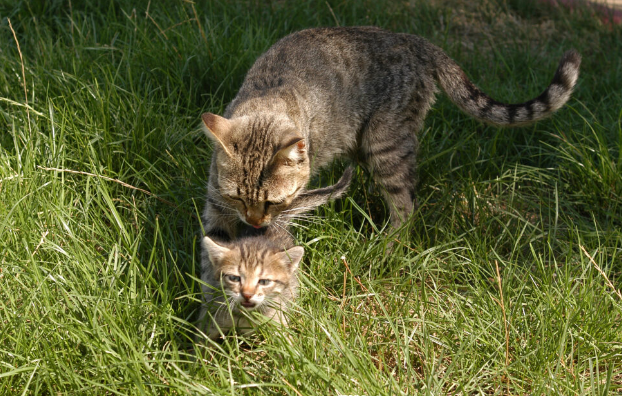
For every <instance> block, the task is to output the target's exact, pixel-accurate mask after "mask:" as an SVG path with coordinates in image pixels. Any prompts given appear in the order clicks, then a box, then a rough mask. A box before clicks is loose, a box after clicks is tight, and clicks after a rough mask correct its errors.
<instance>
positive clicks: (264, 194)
mask: <svg viewBox="0 0 622 396" xmlns="http://www.w3.org/2000/svg"><path fill="white" fill-rule="evenodd" d="M580 63H581V57H580V55H579V54H578V53H577V52H575V51H568V52H566V53H565V54H564V55H563V56H562V59H561V61H560V62H559V66H558V68H557V71H556V73H555V75H554V77H553V80H552V81H551V84H550V85H549V86H548V88H546V89H545V90H544V92H543V93H542V94H541V95H540V96H538V97H537V98H535V99H532V100H529V101H527V102H524V103H521V104H504V103H500V102H497V101H496V100H494V99H492V98H490V97H489V96H487V95H486V94H485V93H483V92H482V91H481V90H479V89H478V88H477V87H476V86H475V85H473V83H472V82H471V81H469V79H468V78H467V76H466V74H465V73H464V72H463V71H462V69H460V67H459V66H458V65H457V64H456V62H455V61H453V60H452V59H451V58H449V57H448V56H447V55H446V54H445V53H444V52H443V51H442V50H441V49H440V48H439V47H437V46H435V45H433V44H431V43H430V42H428V41H427V40H425V39H423V38H421V37H418V36H415V35H410V34H399V33H391V32H388V31H385V30H382V29H378V28H375V27H340V28H319V29H308V30H303V31H300V32H297V33H293V34H291V35H289V36H287V37H285V38H283V39H281V40H280V41H279V42H277V43H276V44H274V45H273V46H272V47H271V48H270V49H269V50H268V51H267V52H266V53H264V54H263V55H262V56H260V57H259V58H258V59H257V61H256V62H255V64H254V65H253V67H252V68H251V69H250V70H249V72H248V74H247V76H246V78H245V80H244V83H243V84H242V87H241V88H240V90H239V92H238V94H237V96H236V97H235V99H234V100H233V101H232V102H231V103H230V104H229V106H228V107H227V109H226V111H225V114H224V117H220V116H218V115H215V114H211V113H205V114H203V115H202V119H203V123H204V125H205V131H206V133H207V135H208V136H209V137H210V138H211V140H212V141H213V142H214V143H215V144H214V146H215V148H214V153H213V155H212V163H211V168H210V175H209V183H208V202H207V205H206V207H205V210H204V212H203V218H204V229H205V231H206V233H207V234H208V235H220V236H226V237H229V238H231V237H233V236H234V235H235V233H236V228H237V227H238V226H239V224H241V223H244V224H248V225H251V226H253V227H265V226H267V225H269V224H271V223H272V222H274V220H275V219H276V218H278V217H279V215H280V214H281V213H284V212H286V211H287V210H291V209H292V208H296V207H300V206H301V205H299V204H298V202H297V200H298V198H299V197H300V194H303V192H304V191H305V190H304V188H305V186H306V185H307V183H308V181H309V178H310V177H311V176H312V175H313V174H315V173H317V172H318V170H319V169H320V168H322V167H325V166H326V165H328V164H330V163H331V162H332V161H333V160H334V159H335V158H339V157H342V156H350V157H352V158H358V159H361V160H362V162H363V163H364V164H365V165H366V166H367V167H368V168H369V170H370V172H371V173H372V175H373V177H374V178H375V179H376V180H377V181H378V183H379V184H380V185H381V186H382V187H383V194H384V197H385V199H386V201H387V202H388V203H389V206H390V211H391V222H392V224H393V225H394V226H399V225H400V224H401V223H402V222H403V221H404V220H405V219H407V217H408V216H409V214H410V213H411V212H412V210H413V208H414V205H413V201H414V199H415V184H416V172H415V165H416V157H417V146H418V141H417V134H416V133H417V132H418V131H419V130H421V128H422V126H423V121H424V118H425V115H426V113H427V112H428V110H429V109H430V107H431V105H432V104H433V102H434V99H435V93H436V91H437V88H436V86H437V85H438V86H440V88H441V89H442V90H443V91H445V93H446V94H447V95H448V96H449V98H450V99H451V100H452V101H453V102H454V103H455V104H456V105H458V107H460V108H461V109H462V110H463V111H464V112H466V113H467V114H469V115H471V116H473V117H475V118H477V119H479V120H481V121H484V122H487V123H490V124H495V125H499V126H516V125H524V124H528V123H531V122H534V121H537V120H540V119H542V118H544V117H546V116H548V115H550V114H552V113H553V112H554V111H556V110H557V109H559V108H560V107H561V106H562V105H564V103H566V101H567V100H568V99H569V97H570V94H571V92H572V89H573V87H574V85H575V83H576V81H577V78H578V75H579V65H580Z"/></svg>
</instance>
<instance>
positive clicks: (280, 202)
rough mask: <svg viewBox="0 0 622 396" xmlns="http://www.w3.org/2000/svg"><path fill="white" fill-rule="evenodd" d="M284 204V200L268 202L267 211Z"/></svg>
mask: <svg viewBox="0 0 622 396" xmlns="http://www.w3.org/2000/svg"><path fill="white" fill-rule="evenodd" d="M283 202H285V200H284V199H282V200H280V201H266V209H267V208H269V207H270V206H278V205H280V204H282V203H283Z"/></svg>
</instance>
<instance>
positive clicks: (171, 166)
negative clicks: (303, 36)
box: [0, 0, 622, 395]
mask: <svg viewBox="0 0 622 396" xmlns="http://www.w3.org/2000/svg"><path fill="white" fill-rule="evenodd" d="M294 4H295V5H294ZM0 16H1V17H2V19H1V20H0V36H1V37H2V43H3V45H2V46H1V47H0V51H1V52H0V57H1V58H0V59H1V61H0V393H2V394H7V395H8V394H11V395H12V394H55V395H56V394H59V395H64V394H124V395H125V394H131V395H134V394H219V395H220V394H236V395H237V394H257V393H261V392H264V393H273V394H287V395H339V394H360V395H363V394H365V395H381V394H386V395H395V394H409V395H414V394H435V395H439V394H447V393H449V394H564V395H574V394H577V395H579V394H581V395H605V394H607V393H609V394H614V393H616V392H622V330H621V326H620V324H621V321H622V316H621V313H622V295H621V294H620V291H619V289H620V277H621V276H622V250H621V249H622V235H621V231H620V230H621V226H622V176H621V174H622V173H621V171H622V169H620V167H621V166H622V165H621V164H622V151H621V150H620V148H621V146H622V125H621V124H622V30H621V29H620V28H619V27H618V28H614V29H613V30H612V29H611V28H609V27H604V26H601V25H600V22H599V19H598V18H594V17H592V16H590V13H589V10H581V9H578V10H574V11H573V12H570V11H567V10H564V9H554V8H550V7H549V6H546V5H540V3H530V2H525V1H520V0H513V1H512V0H509V1H501V0H499V1H495V0H479V1H464V2H462V1H459V2H456V1H453V2H450V1H440V0H439V1H432V2H419V1H411V2H404V1H401V2H397V1H395V2H392V1H385V0H374V1H359V0H344V1H329V2H324V1H320V0H317V1H316V0H305V1H299V2H296V3H294V2H281V1H270V2H267V3H266V2H260V1H226V2H225V1H219V2H216V1H214V2H204V3H203V2H201V4H198V3H197V4H193V3H191V2H189V1H183V0H175V1H173V0H171V1H167V2H155V1H153V2H151V3H148V2H145V1H142V2H141V1H138V2H137V1H129V0H119V1H116V2H105V1H102V2H99V1H88V0H83V1H80V0H73V1H70V2H61V1H50V2H47V1H46V2H42V1H40V2H39V1H38V2H35V1H32V2H28V1H2V3H1V4H0ZM9 20H10V24H9ZM337 24H339V25H362V24H365V25H378V26H382V27H385V28H388V29H391V30H394V31H401V32H410V33H416V34H420V35H423V36H426V37H427V38H429V39H430V40H431V41H432V42H434V43H436V44H438V45H440V46H442V47H443V48H445V49H446V50H447V52H448V53H449V54H450V55H451V56H452V57H454V58H455V59H457V60H458V62H459V63H460V64H461V65H462V66H463V67H464V68H465V70H466V71H467V73H468V74H469V76H470V77H471V78H473V79H474V81H476V82H477V84H478V85H480V86H481V87H482V88H483V89H484V90H485V91H486V92H489V93H490V94H492V95H493V96H494V97H495V98H497V99H500V100H504V101H509V102H517V101H522V100H526V99H530V98H531V97H533V96H535V95H537V94H538V93H539V92H540V91H541V90H542V89H543V88H544V87H545V86H546V85H547V84H548V81H549V80H550V78H551V77H552V75H553V72H554V69H555V67H556V64H557V61H558V59H559V57H560V56H561V54H562V53H563V51H564V50H566V49H570V48H576V49H577V50H578V51H579V52H581V53H582V55H583V65H582V71H581V73H582V74H581V77H580V80H579V84H578V87H577V90H576V93H575V95H574V97H573V99H571V100H570V102H569V104H568V105H567V106H566V107H564V108H563V109H562V110H561V111H559V113H557V114H556V115H555V116H553V117H552V118H551V119H549V120H546V121H544V122H540V123H538V124H536V125H534V126H530V127H526V128H519V129H511V130H510V129H498V128H493V127H488V126H484V125H482V124H480V123H478V122H476V121H474V120H472V119H470V118H468V117H467V116H465V115H463V114H462V113H461V112H460V111H459V110H457V108H456V107H455V106H454V105H452V104H451V103H450V102H449V101H448V100H447V99H446V98H445V97H444V96H443V95H440V96H439V100H438V102H437V104H436V106H435V107H434V110H433V111H432V112H431V113H430V115H429V116H428V119H427V120H426V126H425V130H424V131H423V133H422V135H421V142H422V149H421V157H420V158H421V160H420V174H421V177H420V190H419V200H420V210H419V211H418V212H417V213H416V214H415V216H414V218H413V219H412V221H411V223H410V227H411V229H412V232H407V231H405V230H403V232H401V233H400V234H398V235H387V233H386V230H384V229H383V226H384V224H385V221H386V218H387V212H386V210H385V208H384V206H383V204H382V201H381V200H380V198H379V197H380V196H379V194H378V193H377V191H376V190H375V189H374V188H373V185H372V184H371V182H370V181H369V180H368V177H367V176H366V174H365V173H363V172H362V171H361V170H360V169H359V170H358V173H357V177H356V181H355V183H354V185H353V187H352V190H351V193H350V195H349V198H347V199H345V200H342V201H341V202H338V203H336V204H333V205H332V206H330V207H326V208H322V209H320V210H319V211H318V212H317V213H316V215H317V217H316V219H315V220H314V221H312V222H309V223H304V224H303V226H304V227H302V226H301V227H298V228H296V236H297V237H298V240H299V242H300V243H301V244H303V245H304V246H305V247H306V251H307V254H306V256H305V258H304V264H303V267H302V274H301V281H302V292H301V297H300V299H299V300H298V307H297V308H296V309H295V310H294V312H293V313H292V315H291V316H292V326H291V330H290V332H291V336H292V338H293V339H294V341H295V342H294V344H293V346H290V345H288V344H287V343H286V342H285V341H284V340H283V338H282V337H279V336H275V334H278V333H279V331H276V330H275V329H273V328H269V326H264V327H261V328H260V329H259V334H258V335H257V336H254V337H252V338H251V340H248V342H243V341H242V340H241V339H238V338H236V337H235V336H231V337H229V338H227V339H226V340H225V342H224V343H222V344H220V345H210V344H209V343H208V345H205V344H199V345H198V346H197V347H196V349H197V350H198V352H199V353H198V355H199V357H198V358H195V357H194V356H193V350H194V348H195V345H194V343H193V340H192V336H193V334H194V333H193V331H194V327H193V325H192V323H193V320H194V319H195V317H196V313H197V310H198V306H199V304H198V299H199V296H198V294H197V293H198V292H199V285H198V283H197V281H196V276H197V275H198V263H199V262H198V259H199V255H198V242H197V241H198V238H199V236H200V223H199V221H198V219H197V217H196V215H197V213H198V212H200V210H201V208H202V206H203V196H204V186H205V182H206V180H207V169H208V163H209V154H210V147H209V145H208V142H207V139H206V138H205V137H204V136H203V135H202V133H201V132H200V131H199V130H198V128H197V126H198V124H199V115H200V114H201V112H203V111H208V110H209V111H213V112H221V111H222V110H223V108H224V106H225V105H226V104H227V103H228V102H229V101H230V100H231V99H232V98H233V96H234V95H235V92H236V90H237V88H238V87H239V85H240V83H241V80H242V78H243V76H244V73H245V71H246V70H247V69H248V68H249V67H250V65H251V64H252V63H253V61H254V59H255V58H256V57H257V56H258V55H259V54H260V53H262V52H263V51H264V50H266V49H267V48H268V47H269V46H270V45H271V44H272V43H273V42H274V41H275V40H277V39H278V38H279V37H282V36H284V35H286V34H287V33H289V32H292V31H295V30H299V29H301V28H305V27H311V26H332V25H337ZM13 31H14V32H15V37H14V35H13ZM17 42H19V47H18V45H17ZM342 166H343V165H342V164H337V165H336V166H335V168H334V169H331V170H326V171H325V173H323V174H322V175H321V177H320V178H319V179H318V180H316V181H315V183H316V184H323V183H326V182H329V181H331V180H334V179H335V178H336V177H337V176H339V172H340V169H342V168H341V167H342ZM389 241H394V246H395V248H394V250H393V252H391V253H388V252H387V250H386V245H387V242H389ZM396 241H397V242H396Z"/></svg>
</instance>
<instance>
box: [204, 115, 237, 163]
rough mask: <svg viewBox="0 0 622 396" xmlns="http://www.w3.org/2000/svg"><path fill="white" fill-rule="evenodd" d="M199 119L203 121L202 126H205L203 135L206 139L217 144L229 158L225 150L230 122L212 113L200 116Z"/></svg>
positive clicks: (229, 154)
mask: <svg viewBox="0 0 622 396" xmlns="http://www.w3.org/2000/svg"><path fill="white" fill-rule="evenodd" d="M201 119H202V120H203V125H205V134H206V135H207V137H209V138H210V139H211V140H212V141H213V142H215V143H216V144H219V145H220V147H221V148H222V149H223V150H224V151H225V153H227V155H228V156H231V153H230V152H229V150H228V149H227V137H228V136H229V132H230V131H231V121H229V120H228V119H226V118H225V117H221V116H219V115H216V114H212V113H203V114H201Z"/></svg>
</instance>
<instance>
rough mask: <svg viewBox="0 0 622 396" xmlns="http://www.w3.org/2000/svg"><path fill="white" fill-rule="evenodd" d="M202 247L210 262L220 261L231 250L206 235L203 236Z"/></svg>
mask: <svg viewBox="0 0 622 396" xmlns="http://www.w3.org/2000/svg"><path fill="white" fill-rule="evenodd" d="M203 247H204V248H205V250H207V255H208V256H209V260H210V261H211V262H212V264H214V263H217V262H219V261H221V260H222V259H223V258H224V257H225V256H226V255H227V253H229V252H230V251H231V249H229V248H227V247H225V246H222V245H219V244H217V243H216V242H214V241H213V240H211V239H210V238H209V237H207V236H205V237H203Z"/></svg>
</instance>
